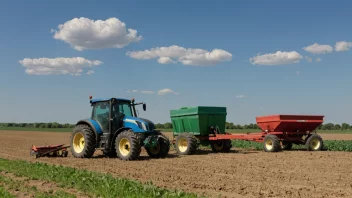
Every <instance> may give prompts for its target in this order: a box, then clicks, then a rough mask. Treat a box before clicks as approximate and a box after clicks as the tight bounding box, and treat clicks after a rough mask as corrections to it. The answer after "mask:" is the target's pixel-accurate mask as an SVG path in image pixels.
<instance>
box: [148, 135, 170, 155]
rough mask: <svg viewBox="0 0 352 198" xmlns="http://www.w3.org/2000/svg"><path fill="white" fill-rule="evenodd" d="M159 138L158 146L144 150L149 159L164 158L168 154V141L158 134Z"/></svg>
mask: <svg viewBox="0 0 352 198" xmlns="http://www.w3.org/2000/svg"><path fill="white" fill-rule="evenodd" d="M157 135H159V136H161V138H159V142H158V145H157V146H156V147H153V148H146V150H147V153H148V155H149V157H151V158H165V157H166V156H167V154H169V150H170V140H169V138H168V137H166V136H165V135H164V134H162V133H160V132H158V133H157Z"/></svg>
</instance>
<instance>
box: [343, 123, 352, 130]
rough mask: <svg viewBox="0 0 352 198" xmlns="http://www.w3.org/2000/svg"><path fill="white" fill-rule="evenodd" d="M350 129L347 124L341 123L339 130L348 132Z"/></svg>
mask: <svg viewBox="0 0 352 198" xmlns="http://www.w3.org/2000/svg"><path fill="white" fill-rule="evenodd" d="M350 128H351V126H350V125H349V124H347V123H342V125H341V129H342V130H348V129H350Z"/></svg>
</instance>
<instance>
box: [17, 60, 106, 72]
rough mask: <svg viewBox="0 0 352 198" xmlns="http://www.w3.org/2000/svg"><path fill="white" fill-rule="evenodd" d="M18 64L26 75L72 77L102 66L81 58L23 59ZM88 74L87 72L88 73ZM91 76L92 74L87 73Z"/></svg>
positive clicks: (95, 61) (99, 63) (94, 61)
mask: <svg viewBox="0 0 352 198" xmlns="http://www.w3.org/2000/svg"><path fill="white" fill-rule="evenodd" d="M19 63H20V64H21V65H22V66H24V67H25V68H26V71H25V72H26V73H27V74H32V75H66V74H69V75H74V76H80V75H81V74H82V72H83V69H85V68H92V67H94V66H98V65H101V64H103V62H102V61H99V60H87V59H85V58H82V57H72V58H63V57H58V58H38V59H31V58H25V59H23V60H20V61H19ZM88 72H89V71H88ZM89 73H91V74H92V72H89Z"/></svg>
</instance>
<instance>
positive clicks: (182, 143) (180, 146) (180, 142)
mask: <svg viewBox="0 0 352 198" xmlns="http://www.w3.org/2000/svg"><path fill="white" fill-rule="evenodd" d="M187 147H188V144H187V140H186V138H184V137H180V138H179V139H178V143H177V148H178V150H180V151H181V152H185V151H186V150H187Z"/></svg>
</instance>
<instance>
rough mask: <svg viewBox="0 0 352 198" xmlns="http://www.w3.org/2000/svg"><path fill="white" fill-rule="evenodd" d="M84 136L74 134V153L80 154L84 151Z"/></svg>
mask: <svg viewBox="0 0 352 198" xmlns="http://www.w3.org/2000/svg"><path fill="white" fill-rule="evenodd" d="M84 143H85V142H84V136H83V134H82V133H76V134H75V136H74V137H73V149H74V150H75V152H76V153H81V152H82V151H83V149H84Z"/></svg>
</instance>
